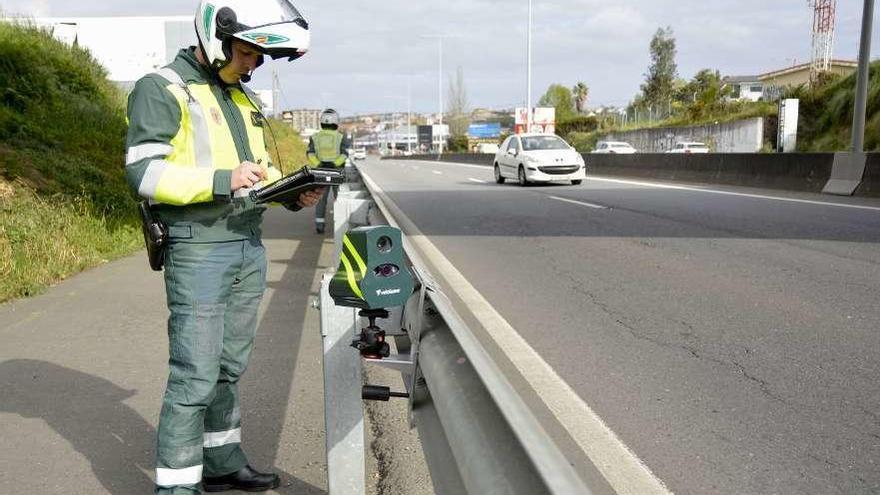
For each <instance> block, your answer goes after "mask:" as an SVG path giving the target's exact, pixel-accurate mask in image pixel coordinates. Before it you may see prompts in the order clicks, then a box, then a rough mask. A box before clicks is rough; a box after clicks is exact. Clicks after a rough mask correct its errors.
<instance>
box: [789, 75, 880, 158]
mask: <svg viewBox="0 0 880 495" xmlns="http://www.w3.org/2000/svg"><path fill="white" fill-rule="evenodd" d="M855 87H856V74H852V75H850V76H849V77H846V78H843V79H840V80H838V81H836V82H834V83H832V84H830V85H828V86H826V87H824V88H821V89H820V90H818V91H812V92H811V91H803V90H802V91H797V92H795V94H793V95H792V97H795V98H800V99H801V103H800V121H799V124H798V148H800V149H801V150H802V151H842V150H847V149H849V147H850V142H851V138H852V121H853V109H854V107H855ZM865 149H866V150H867V151H880V62H873V63H872V64H871V77H870V82H869V83H868V112H867V118H866V125H865Z"/></svg>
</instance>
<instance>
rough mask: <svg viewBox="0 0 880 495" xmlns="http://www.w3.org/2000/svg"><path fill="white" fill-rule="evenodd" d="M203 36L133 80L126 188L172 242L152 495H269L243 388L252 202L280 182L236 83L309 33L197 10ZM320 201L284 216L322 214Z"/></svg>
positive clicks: (292, 20)
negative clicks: (232, 493)
mask: <svg viewBox="0 0 880 495" xmlns="http://www.w3.org/2000/svg"><path fill="white" fill-rule="evenodd" d="M195 25H196V33H197V37H198V41H199V45H198V46H197V47H190V48H188V49H184V50H181V51H180V53H179V54H178V55H177V58H176V59H175V60H174V61H173V62H172V63H171V64H170V65H168V66H167V67H165V68H163V69H161V70H159V71H158V72H157V73H154V74H150V75H147V76H145V77H144V78H142V79H141V80H140V81H138V82H137V84H136V86H135V88H134V91H133V92H132V93H131V95H130V97H129V101H128V115H129V123H130V126H129V130H128V137H127V156H126V168H125V171H126V176H127V178H128V181H129V183H130V184H131V185H132V186H133V187H134V188H135V189H136V190H137V191H138V193H139V194H140V196H142V197H144V198H147V199H149V200H150V202H151V204H153V210H154V214H155V215H156V216H158V217H159V218H160V219H161V220H163V221H164V222H165V223H166V224H167V226H168V232H169V236H170V240H169V243H168V251H167V253H166V258H165V287H166V294H167V301H168V308H169V310H170V317H169V319H168V339H169V349H170V350H169V354H170V357H169V367H170V373H169V376H168V383H167V388H166V390H165V396H164V400H163V404H162V411H161V414H160V417H159V428H158V445H157V458H156V485H157V493H162V494H179V493H186V494H192V493H199V492H200V488H204V490H205V491H209V492H215V491H223V490H230V489H241V490H247V491H265V490H268V489H271V488H274V487H277V486H278V485H279V481H280V480H279V478H278V476H277V475H275V474H267V473H260V472H258V471H255V470H254V469H253V468H251V467H250V465H249V464H248V460H247V457H246V456H245V453H244V451H243V450H242V448H241V445H240V443H241V409H240V408H239V392H238V382H239V379H240V378H241V375H242V373H244V371H245V368H246V367H247V363H248V358H249V356H250V353H251V349H252V348H253V344H254V334H255V332H256V324H257V309H258V307H259V304H260V300H261V298H262V296H263V291H264V289H265V286H266V256H265V250H264V248H263V245H262V242H261V228H260V225H261V219H262V214H263V211H264V209H265V208H264V207H262V206H257V205H256V204H255V203H254V202H253V201H252V200H251V199H250V198H249V197H248V193H249V191H250V190H252V188H255V187H259V186H261V185H265V184H268V183H271V182H272V181H274V180H277V179H279V178H280V177H281V174H280V172H279V171H278V170H277V169H276V168H275V167H273V166H272V164H271V162H270V159H269V155H268V153H267V151H266V144H265V142H264V141H263V126H264V125H267V124H266V122H265V119H264V118H263V115H262V113H261V112H260V107H259V106H258V103H257V102H256V97H255V96H254V94H252V92H251V91H250V90H249V89H248V88H246V87H245V86H243V85H242V84H241V83H242V82H244V83H246V82H248V81H249V80H250V77H251V74H252V73H253V71H254V70H255V69H256V68H257V67H259V66H260V65H261V64H262V63H263V59H264V57H265V56H270V57H272V58H282V57H283V58H288V59H290V60H293V59H296V58H298V57H300V56H302V55H303V54H305V53H306V51H307V50H308V48H309V42H310V34H309V30H308V24H307V23H306V21H305V20H304V19H303V18H302V16H301V15H300V14H299V12H297V10H296V9H295V8H294V7H293V6H292V5H291V4H290V3H289V1H287V0H202V1H201V2H200V4H199V7H198V10H197V13H196V17H195ZM321 193H322V191H316V192H309V193H304V194H303V195H301V196H300V197H299V199H298V201H297V202H296V204H295V205H285V206H288V207H290V208H291V209H296V207H300V208H301V207H310V206H314V205H315V204H316V203H317V202H318V199H319V198H320V196H321Z"/></svg>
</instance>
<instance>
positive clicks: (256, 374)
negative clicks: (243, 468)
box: [241, 209, 332, 495]
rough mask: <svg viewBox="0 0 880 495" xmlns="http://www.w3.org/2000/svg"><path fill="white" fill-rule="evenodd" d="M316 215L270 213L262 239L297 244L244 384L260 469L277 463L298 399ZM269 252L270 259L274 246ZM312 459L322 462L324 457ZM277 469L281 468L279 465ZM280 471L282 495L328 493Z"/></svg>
mask: <svg viewBox="0 0 880 495" xmlns="http://www.w3.org/2000/svg"><path fill="white" fill-rule="evenodd" d="M313 217H314V212H313V210H311V209H308V210H303V211H302V212H301V213H298V214H289V213H288V212H287V211H286V210H285V211H284V212H283V213H282V214H270V215H267V216H266V219H265V222H264V225H265V227H266V230H265V235H264V240H271V239H285V240H294V239H297V240H299V245H298V246H297V248H296V252H295V253H294V255H293V257H292V258H291V259H290V260H284V263H286V268H284V274H283V275H282V277H281V279H280V280H278V281H277V282H269V287H271V288H273V289H275V293H274V294H273V296H272V298H271V299H270V300H269V301H268V302H267V305H266V309H265V313H264V314H263V318H262V320H261V322H260V326H259V328H258V329H257V342H256V345H255V347H254V350H253V354H252V355H251V360H250V365H249V367H248V371H247V373H246V374H245V376H244V378H243V381H244V383H243V384H242V387H241V394H242V399H241V402H242V424H243V425H244V430H245V435H250V438H247V439H244V441H243V444H242V445H243V447H244V448H245V452H246V453H248V456H249V458H251V459H252V461H253V465H254V467H257V468H258V469H259V467H264V468H265V467H267V466H271V465H274V464H275V463H276V461H277V455H278V450H279V444H280V441H281V438H282V434H283V429H284V425H285V423H286V422H287V418H288V406H289V401H295V400H297V399H298V398H297V397H295V396H293V397H291V396H290V393H291V385H292V383H293V380H294V373H295V369H296V364H297V355H298V354H299V348H300V344H301V339H302V337H303V332H304V331H306V329H305V328H304V326H305V325H304V324H303V322H305V319H306V310H307V307H308V305H309V299H310V297H311V284H312V279H313V277H314V274H315V267H316V266H317V263H318V258H319V255H320V252H321V247H322V245H323V242H324V237H323V236H317V235H315V234H314V233H313V230H312V228H313V227H312V223H313V222H314V220H313ZM331 225H332V224H331ZM267 251H268V252H267V255H268V257H269V258H270V259H272V258H273V253H272V252H271V248H269V249H267ZM276 257H277V255H276ZM274 262H278V260H275V261H274ZM315 331H316V332H317V330H315ZM295 419H296V418H294V420H295ZM322 419H323V415H322ZM321 445H322V446H323V441H322V442H321ZM314 461H317V462H320V463H323V462H324V458H323V457H321V458H319V459H314ZM273 470H275V471H276V472H278V471H279V470H278V468H277V467H275V468H273ZM280 475H281V477H282V483H281V487H279V488H277V489H276V491H277V492H278V493H295V494H298V495H299V494H325V493H327V492H326V491H325V490H324V489H322V488H319V487H316V486H314V485H312V484H310V483H307V482H305V481H302V480H300V479H298V478H296V477H295V476H293V475H292V474H289V473H284V472H280Z"/></svg>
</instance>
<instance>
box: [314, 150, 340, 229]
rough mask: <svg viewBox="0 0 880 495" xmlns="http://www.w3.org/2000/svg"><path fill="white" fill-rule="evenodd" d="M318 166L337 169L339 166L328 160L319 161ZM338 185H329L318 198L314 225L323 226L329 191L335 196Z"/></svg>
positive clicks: (325, 218)
mask: <svg viewBox="0 0 880 495" xmlns="http://www.w3.org/2000/svg"><path fill="white" fill-rule="evenodd" d="M319 168H332V169H338V168H341V167H337V166H335V165H334V164H332V163H330V162H321V165H320V167H319ZM338 189H339V186H330V187H328V188H326V189H325V190H324V195H323V196H321V199H319V200H318V204H317V205H315V226H316V227H323V226H324V224H325V223H326V222H327V202H328V201H330V193H331V192H332V193H333V198H334V199H335V198H336V193H337V190H338Z"/></svg>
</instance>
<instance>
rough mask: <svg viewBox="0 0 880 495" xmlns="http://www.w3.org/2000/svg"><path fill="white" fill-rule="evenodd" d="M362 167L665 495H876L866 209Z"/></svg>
mask: <svg viewBox="0 0 880 495" xmlns="http://www.w3.org/2000/svg"><path fill="white" fill-rule="evenodd" d="M363 170H364V171H365V172H366V173H367V174H368V175H369V176H370V177H371V178H372V179H373V180H375V182H376V183H377V184H379V185H380V186H381V187H382V188H383V189H384V190H385V192H386V193H387V194H388V196H389V198H390V199H391V200H392V201H393V202H394V203H395V204H396V205H397V206H398V207H399V208H400V209H401V211H403V212H404V213H405V214H406V216H407V217H409V219H410V220H412V222H413V223H414V224H415V225H416V226H417V227H418V229H419V230H420V231H421V233H422V234H424V235H425V236H427V238H428V239H429V240H430V241H431V242H432V243H433V244H434V245H435V246H436V247H437V248H438V249H439V250H440V251H441V252H442V254H443V255H444V256H445V257H446V258H447V259H448V260H449V261H450V262H451V263H452V264H453V265H454V267H455V268H456V269H457V270H458V271H459V272H461V273H462V274H463V275H464V276H465V277H466V278H467V280H468V281H469V282H470V283H471V284H472V285H473V286H474V287H475V288H476V289H477V290H478V291H479V292H480V294H482V296H483V297H485V299H487V300H488V301H489V302H490V303H491V305H492V306H493V307H494V308H495V309H496V310H497V311H498V312H499V313H500V314H501V315H502V316H503V317H504V319H506V320H507V321H508V322H509V323H510V324H511V325H512V326H513V327H514V328H515V329H516V331H517V332H518V333H519V334H520V335H521V336H522V337H523V338H525V339H526V341H527V342H528V343H529V344H530V345H531V346H532V347H533V348H534V349H535V351H537V352H538V353H539V354H540V356H541V357H542V358H543V359H544V360H545V361H546V362H547V363H548V364H549V365H550V366H552V368H553V369H554V370H555V371H556V373H557V374H558V375H559V376H560V377H561V378H562V379H564V380H565V382H567V384H568V385H569V386H570V387H571V388H572V389H573V390H574V391H575V392H576V393H577V395H578V396H579V397H580V398H581V399H583V401H584V402H586V403H587V404H589V407H590V408H591V409H592V410H593V411H594V412H595V413H597V414H598V415H599V416H600V417H601V419H602V420H604V422H605V423H606V424H607V426H608V427H609V428H610V429H611V430H612V431H613V432H614V433H616V434H617V436H618V437H619V438H620V439H621V440H622V441H623V442H624V443H625V444H626V446H627V447H629V449H630V450H631V451H632V452H633V453H634V454H635V455H636V456H637V457H638V458H639V459H641V461H642V462H643V463H644V464H645V465H646V466H647V467H648V468H650V470H651V471H652V472H653V473H654V475H656V476H657V477H658V478H659V479H660V480H661V481H662V482H663V483H665V484H666V486H667V487H668V489H669V490H670V491H672V492H675V493H680V494H710V493H730V494H771V493H774V494H776V493H778V494H787V493H792V494H794V493H799V494H800V493H815V494H867V493H875V494H876V493H880V365H878V363H880V309H878V306H880V202H878V201H871V200H858V199H853V198H836V197H830V196H821V195H812V194H791V193H780V192H775V191H762V190H754V189H748V190H747V189H742V188H739V189H738V188H708V189H710V190H701V189H700V188H699V187H685V188H668V187H655V186H651V185H645V184H636V183H631V182H628V181H608V180H588V181H586V182H585V183H584V184H583V185H580V186H568V185H565V186H539V187H529V188H520V187H518V186H516V185H510V184H507V185H497V184H495V183H494V181H493V180H492V173H491V170H490V169H488V168H481V167H477V166H463V165H456V164H448V163H435V162H416V161H383V162H377V161H373V160H369V161H367V162H366V163H365V164H364V165H363ZM828 203H833V204H828ZM531 392H533V393H536V394H538V395H540V391H534V390H533V391H531ZM549 429H550V430H551V431H552V432H555V433H554V434H555V435H556V436H559V435H560V434H559V429H558V428H557V429H556V430H554V429H553V428H552V427H550V428H549Z"/></svg>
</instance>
